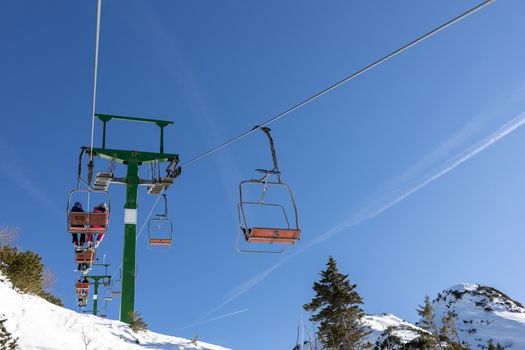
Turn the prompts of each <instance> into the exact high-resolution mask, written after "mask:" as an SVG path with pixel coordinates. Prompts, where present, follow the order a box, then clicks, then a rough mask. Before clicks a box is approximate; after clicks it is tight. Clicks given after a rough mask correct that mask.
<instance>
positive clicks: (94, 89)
mask: <svg viewBox="0 0 525 350" xmlns="http://www.w3.org/2000/svg"><path fill="white" fill-rule="evenodd" d="M101 10H102V0H98V2H97V31H96V36H95V69H94V73H93V75H94V76H93V105H92V111H91V147H90V149H91V152H89V161H90V163H92V162H93V139H94V136H95V108H96V102H97V73H98V46H99V42H100V12H101Z"/></svg>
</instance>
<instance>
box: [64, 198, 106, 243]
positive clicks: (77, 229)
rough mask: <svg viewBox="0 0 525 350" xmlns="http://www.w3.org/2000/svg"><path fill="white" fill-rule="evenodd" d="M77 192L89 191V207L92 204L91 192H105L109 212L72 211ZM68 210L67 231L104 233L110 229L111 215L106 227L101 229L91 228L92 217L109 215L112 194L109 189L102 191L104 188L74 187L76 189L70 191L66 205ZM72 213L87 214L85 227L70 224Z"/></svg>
mask: <svg viewBox="0 0 525 350" xmlns="http://www.w3.org/2000/svg"><path fill="white" fill-rule="evenodd" d="M76 193H87V194H88V201H87V205H88V207H89V206H90V205H91V193H102V194H104V195H105V196H106V197H107V203H108V210H107V213H94V212H92V211H84V212H72V211H71V206H72V202H73V195H74V194H76ZM66 212H67V222H66V224H67V231H68V232H69V233H80V234H89V233H98V234H102V233H107V231H108V229H109V216H108V219H107V220H106V225H105V227H104V229H100V228H91V229H90V227H89V226H90V222H89V221H90V217H92V216H93V217H97V216H102V215H109V213H111V196H110V195H109V192H107V191H102V190H94V189H91V188H90V189H86V190H84V189H79V188H77V189H74V190H71V191H70V192H69V197H68V200H67V207H66ZM71 213H75V214H79V215H82V216H84V215H87V222H86V224H85V225H84V227H83V228H82V227H74V228H73V227H71V224H70V221H71V220H70V216H71Z"/></svg>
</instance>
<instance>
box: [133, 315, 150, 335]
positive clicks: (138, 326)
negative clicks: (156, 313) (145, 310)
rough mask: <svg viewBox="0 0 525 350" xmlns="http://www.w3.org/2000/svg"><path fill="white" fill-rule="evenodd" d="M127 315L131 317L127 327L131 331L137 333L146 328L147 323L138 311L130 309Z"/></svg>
mask: <svg viewBox="0 0 525 350" xmlns="http://www.w3.org/2000/svg"><path fill="white" fill-rule="evenodd" d="M129 317H130V318H131V322H130V323H129V327H130V328H131V330H132V331H133V332H135V333H138V332H143V331H146V330H148V324H147V323H146V321H144V319H143V318H142V316H141V315H140V313H138V312H133V311H130V312H129Z"/></svg>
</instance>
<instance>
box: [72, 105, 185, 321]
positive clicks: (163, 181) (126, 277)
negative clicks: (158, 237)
mask: <svg viewBox="0 0 525 350" xmlns="http://www.w3.org/2000/svg"><path fill="white" fill-rule="evenodd" d="M96 117H97V118H98V119H99V120H101V121H102V122H103V132H102V148H93V149H91V148H90V147H82V149H83V151H84V152H86V153H87V154H89V153H90V152H92V155H93V156H94V157H100V158H103V159H106V160H109V161H112V162H114V163H119V164H124V165H126V166H127V174H126V177H125V178H116V177H111V179H110V180H108V179H107V177H106V178H105V181H106V182H109V183H111V184H113V183H116V184H123V185H125V186H126V203H125V205H124V254H123V261H122V290H121V292H122V295H121V301H120V320H121V321H123V322H126V323H130V322H131V317H130V313H131V312H134V311H135V270H136V262H135V258H136V243H137V196H138V186H140V185H144V186H149V191H148V192H149V193H150V194H159V193H161V192H162V191H164V190H165V189H166V188H167V187H169V186H170V185H171V184H172V183H173V179H174V178H175V177H177V176H178V175H179V174H180V167H178V166H177V164H178V162H179V155H178V154H171V153H164V128H165V127H166V126H168V125H171V124H173V122H171V121H166V120H156V119H146V118H134V117H124V116H113V115H107V114H96ZM112 119H118V120H126V121H132V122H143V123H151V124H156V125H157V126H158V127H159V128H160V152H159V153H154V152H142V151H132V150H117V149H107V148H106V124H107V122H109V121H110V120H112ZM162 162H170V164H169V166H168V167H167V169H166V172H167V175H166V176H165V177H161V178H157V179H152V180H144V179H140V178H139V167H140V166H141V165H146V164H151V163H162ZM88 178H89V175H88ZM88 184H89V185H91V184H90V183H89V181H88ZM94 312H95V311H94Z"/></svg>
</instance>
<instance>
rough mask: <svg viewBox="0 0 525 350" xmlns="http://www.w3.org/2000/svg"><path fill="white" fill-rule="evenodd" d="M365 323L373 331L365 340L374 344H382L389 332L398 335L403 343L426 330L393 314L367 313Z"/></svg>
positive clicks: (364, 318)
mask: <svg viewBox="0 0 525 350" xmlns="http://www.w3.org/2000/svg"><path fill="white" fill-rule="evenodd" d="M363 323H364V324H365V325H366V326H367V327H368V328H369V330H370V331H371V333H370V334H369V335H368V336H367V337H366V340H365V342H369V343H371V344H372V345H379V344H381V343H382V342H383V341H385V339H386V337H387V335H388V334H390V335H393V336H396V337H398V338H399V340H400V341H401V342H402V343H403V344H406V343H408V342H409V341H411V340H413V339H415V338H417V337H418V336H419V335H420V334H421V333H424V332H425V331H424V330H423V329H421V328H419V327H417V326H415V325H413V324H412V323H409V322H407V321H404V320H402V319H400V318H399V317H397V316H395V315H392V314H382V315H366V316H365V317H363Z"/></svg>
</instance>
